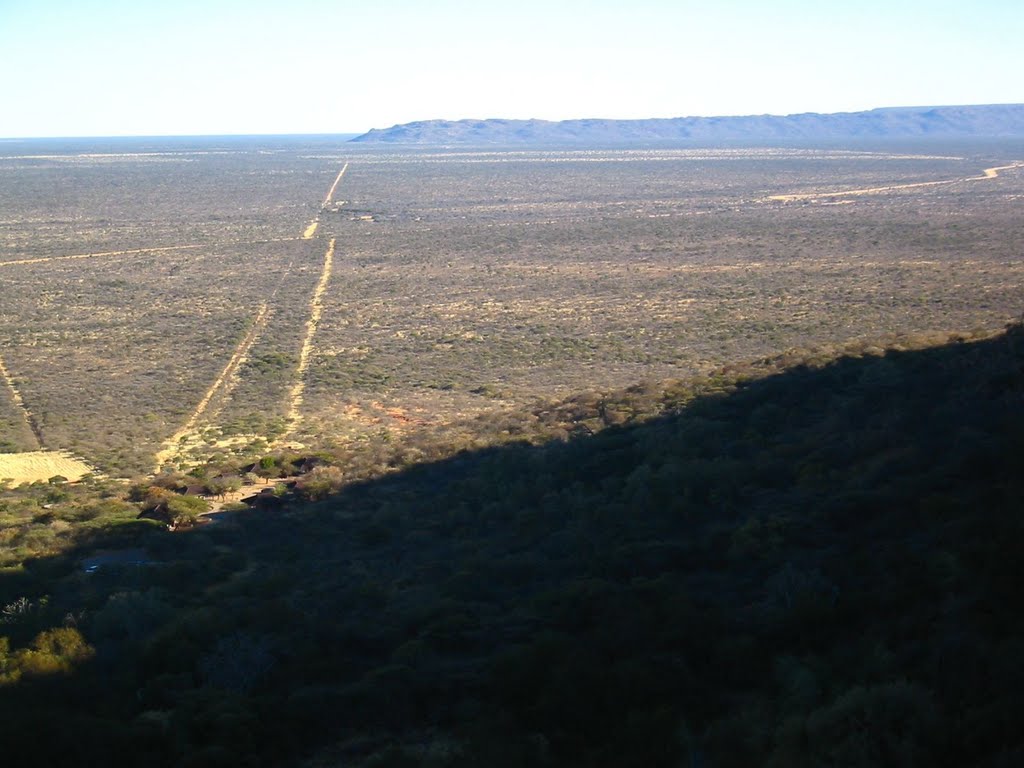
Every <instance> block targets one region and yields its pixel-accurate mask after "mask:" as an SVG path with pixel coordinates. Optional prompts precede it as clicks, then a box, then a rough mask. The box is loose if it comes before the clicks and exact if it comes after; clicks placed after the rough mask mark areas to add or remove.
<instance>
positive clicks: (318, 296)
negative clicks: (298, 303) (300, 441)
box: [288, 238, 334, 432]
mask: <svg viewBox="0 0 1024 768" xmlns="http://www.w3.org/2000/svg"><path fill="white" fill-rule="evenodd" d="M333 264H334V238H331V242H330V244H329V245H328V246H327V253H326V254H324V268H323V271H322V272H321V273H320V280H319V282H318V283H317V284H316V289H315V290H314V291H313V296H312V298H310V300H309V320H307V321H306V336H305V338H304V339H303V340H302V350H301V351H300V352H299V365H298V368H297V369H296V372H295V375H296V380H295V384H294V386H292V391H291V393H290V394H289V395H288V422H289V424H290V425H291V426H290V427H289V431H290V432H294V431H295V427H296V426H298V424H299V421H300V420H301V414H300V413H299V408H300V407H301V406H302V397H303V394H304V393H305V391H306V371H307V370H308V369H309V357H310V354H311V353H312V351H313V338H314V337H315V336H316V329H317V326H319V324H320V317H321V316H322V315H323V311H324V306H323V296H324V292H325V291H326V290H327V284H328V283H329V282H330V280H331V269H332V267H333Z"/></svg>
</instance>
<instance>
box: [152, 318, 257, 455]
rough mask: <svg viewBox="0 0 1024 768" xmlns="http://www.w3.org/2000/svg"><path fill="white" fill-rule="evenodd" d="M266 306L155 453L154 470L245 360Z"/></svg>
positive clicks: (172, 452) (177, 448) (177, 446)
mask: <svg viewBox="0 0 1024 768" xmlns="http://www.w3.org/2000/svg"><path fill="white" fill-rule="evenodd" d="M267 314H268V306H267V304H266V302H264V303H263V304H262V305H261V306H260V309H259V312H257V313H256V318H255V319H254V320H253V323H252V327H250V328H249V332H248V333H247V334H246V335H245V337H244V338H243V339H242V340H241V341H240V342H239V344H238V346H237V347H235V351H234V353H233V354H232V355H231V359H229V360H228V362H227V365H225V366H224V369H223V370H222V371H221V372H220V375H219V376H217V378H216V379H215V380H214V382H213V384H211V385H210V388H209V389H208V390H206V394H205V395H203V399H202V400H200V401H199V404H198V405H197V406H196V407H195V409H194V410H193V411H192V414H191V415H190V416H189V418H188V421H186V422H185V424H184V425H183V426H182V427H181V429H179V430H178V431H177V432H175V433H174V434H173V435H171V436H170V438H168V439H167V440H166V441H165V442H164V447H163V449H162V450H160V452H158V453H157V455H156V470H154V471H156V472H159V471H160V468H161V467H163V466H164V464H166V463H167V462H168V461H170V460H171V459H172V458H173V457H174V456H175V455H176V454H177V453H178V452H179V451H180V443H181V441H182V440H183V439H185V438H186V437H188V436H189V435H190V434H191V433H192V432H194V431H195V428H196V424H197V423H198V422H199V419H200V418H201V417H202V415H203V413H205V412H206V409H207V407H208V406H209V405H210V401H211V400H213V398H214V396H215V395H216V394H217V393H218V392H220V391H221V390H222V389H224V388H225V383H226V382H228V381H229V379H230V377H231V375H232V374H233V373H234V372H235V371H236V370H238V367H239V366H240V365H241V364H242V363H243V362H244V361H245V357H246V355H248V354H249V350H250V349H251V348H252V345H253V344H254V343H255V342H256V339H257V338H259V335H260V332H261V331H262V330H263V326H264V325H265V324H266V322H267Z"/></svg>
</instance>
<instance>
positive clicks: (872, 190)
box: [768, 163, 1024, 202]
mask: <svg viewBox="0 0 1024 768" xmlns="http://www.w3.org/2000/svg"><path fill="white" fill-rule="evenodd" d="M1022 167H1024V163H1011V164H1010V165H998V166H996V167H995V168H986V169H985V170H983V171H982V172H981V175H980V176H968V177H967V178H964V179H943V180H942V181H919V182H917V183H915V184H893V185H891V186H887V187H869V188H867V189H848V190H845V191H843V192H801V193H798V194H792V195H770V196H769V197H768V200H781V201H783V202H790V201H793V200H817V199H820V198H825V197H846V196H848V195H876V194H880V193H883V192H892V191H893V190H897V189H913V188H915V187H934V186H938V185H940V184H956V183H958V182H961V181H982V180H984V179H995V178H998V176H999V172H1000V171H1009V170H1012V169H1014V168H1022Z"/></svg>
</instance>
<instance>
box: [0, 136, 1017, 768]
mask: <svg viewBox="0 0 1024 768" xmlns="http://www.w3.org/2000/svg"><path fill="white" fill-rule="evenodd" d="M1022 200H1024V143H1022V142H1019V141H1018V142H1010V141H1001V142H995V141H973V142H970V143H959V144H958V143H951V142H938V141H930V142H923V143H922V142H919V143H910V142H902V143H890V144H887V145H883V144H878V143H868V142H860V143H857V144H849V145H847V146H843V147H838V146H824V145H818V146H810V145H805V146H779V147H775V148H750V147H739V146H733V147H718V148H714V149H710V148H699V147H693V146H690V147H670V146H661V147H657V148H649V149H643V150H641V149H636V148H633V149H626V148H622V147H619V148H590V149H581V148H573V149H568V148H564V147H562V148H556V147H530V148H526V147H519V148H500V147H478V148H473V147H448V148H443V147H433V148H431V147H419V148H411V147H406V148H392V147H382V146H381V145H371V144H366V143H347V142H345V141H343V140H342V139H340V138H339V137H309V136H307V137H256V138H251V137H250V138H246V137H232V138H202V139H117V140H88V141H68V140H62V141H56V140H53V141H7V142H2V143H0V744H2V745H3V755H4V760H5V763H4V764H5V765H11V766H46V768H61V767H63V766H67V767H68V768H78V766H81V765H104V766H139V768H142V767H143V766H145V768H153V767H154V766H157V767H158V768H163V767H166V768H171V766H178V767H181V766H187V767H188V768H200V767H203V768H235V766H252V767H253V768H257V767H259V766H274V768H284V767H285V766H295V767H296V768H298V767H299V766H303V767H304V768H321V766H323V767H326V766H339V765H346V766H352V768H384V767H385V766H392V767H397V766H402V767H409V766H426V767H427V768H469V767H472V768H476V766H481V765H484V766H494V768H521V767H522V766H530V767H531V768H534V767H535V766H589V767H590V768H676V767H677V766H680V765H691V766H695V765H707V766H722V767H726V768H727V767H729V766H736V767H737V768H739V767H741V766H742V767H744V768H745V767H746V766H750V765H766V766H770V767H782V766H785V767H786V768H788V767H789V766H819V765H842V766H858V767H860V766H863V768H869V767H870V768H875V766H881V765H899V766H907V765H929V766H951V768H952V766H957V767H959V766H963V765H977V766H991V768H1003V767H1004V766H1008V765H1018V764H1022V760H1021V756H1024V743H1022V741H1021V733H1022V732H1024V729H1022V724H1021V722H1020V715H1019V713H1020V712H1021V711H1024V704H1022V702H1021V694H1020V692H1021V691H1022V690H1024V672H1022V667H1021V664H1020V659H1021V658H1022V656H1024V640H1022V638H1024V622H1022V619H1021V617H1022V616H1024V611H1022V610H1021V605H1020V589H1019V585H1020V583H1021V581H1022V579H1024V572H1022V566H1021V562H1022V561H1021V558H1020V553H1021V551H1024V529H1022V528H1021V525H1020V520H1021V515H1020V499H1021V498H1024V471H1022V465H1021V457H1022V456H1024V443H1022V436H1024V343H1022V339H1024V325H1022V323H1021V322H1020V320H1021V311H1022V309H1024V301H1022V299H1024V291H1022V290H1021V288H1022V285H1024V280H1022V278H1024V265H1022V260H1021V252H1020V243H1021V242H1024V238H1022V235H1024V219H1022V218H1021V216H1020V207H1021V201H1022ZM69 480H70V481H75V480H77V481H78V482H68V481H69Z"/></svg>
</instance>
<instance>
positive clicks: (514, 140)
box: [352, 104, 1024, 144]
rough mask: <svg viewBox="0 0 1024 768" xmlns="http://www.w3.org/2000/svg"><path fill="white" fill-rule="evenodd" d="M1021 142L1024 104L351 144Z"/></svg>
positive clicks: (481, 129)
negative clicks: (1010, 139)
mask: <svg viewBox="0 0 1024 768" xmlns="http://www.w3.org/2000/svg"><path fill="white" fill-rule="evenodd" d="M915 137H921V138H925V137H929V138H931V137H936V138H966V137H1001V138H1007V137H1020V138H1024V104H990V105H977V106H947V107H885V108H880V109H871V110H867V111H864V112H837V113H832V114H819V113H815V112H806V113H802V114H795V115H749V116H744V117H675V118H652V119H649V120H603V119H587V120H562V121H560V122H552V121H549V120H504V119H488V120H425V121H420V122H414V123H405V124H402V125H395V126H393V127H391V128H382V129H381V128H374V129H373V130H371V131H369V132H367V133H364V134H363V135H361V136H357V137H356V138H354V139H352V141H355V142H362V143H388V144H641V143H647V142H718V141H729V142H743V141H750V142H758V141H800V140H808V141H813V140H828V139H851V138H869V139H870V138H880V139H884V138H915Z"/></svg>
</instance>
